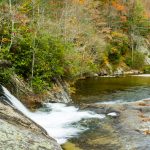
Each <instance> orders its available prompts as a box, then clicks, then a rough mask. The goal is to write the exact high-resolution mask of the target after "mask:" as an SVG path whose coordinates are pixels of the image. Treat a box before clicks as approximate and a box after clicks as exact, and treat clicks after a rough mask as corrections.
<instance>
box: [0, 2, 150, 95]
mask: <svg viewBox="0 0 150 150" xmlns="http://www.w3.org/2000/svg"><path fill="white" fill-rule="evenodd" d="M148 4H149V1H148V0H129V1H124V0H57V1H55V0H15V1H11V0H9V1H6V0H2V1H1V2H0V9H1V12H0V13H1V15H0V60H1V62H5V63H1V64H0V69H1V72H0V83H2V84H5V85H7V87H9V86H12V85H10V83H12V82H10V79H12V78H14V76H17V78H18V79H19V80H21V81H23V82H25V84H26V86H28V87H29V88H30V89H31V91H33V93H44V92H45V91H48V90H50V88H51V87H53V83H55V82H56V79H59V78H61V79H63V80H66V81H67V82H72V81H75V80H76V79H78V78H82V77H86V76H93V75H94V74H95V73H97V74H99V75H103V74H114V72H116V71H129V70H131V69H137V70H146V72H149V66H146V67H147V68H146V69H145V65H149V64H150V59H149V57H150V51H149V47H150V43H149V42H150V23H149V19H150V14H149V7H148V6H149V5H148ZM6 62H7V63H6ZM8 64H9V65H8ZM12 76H13V77H12ZM13 84H14V83H13ZM13 86H15V85H13Z"/></svg>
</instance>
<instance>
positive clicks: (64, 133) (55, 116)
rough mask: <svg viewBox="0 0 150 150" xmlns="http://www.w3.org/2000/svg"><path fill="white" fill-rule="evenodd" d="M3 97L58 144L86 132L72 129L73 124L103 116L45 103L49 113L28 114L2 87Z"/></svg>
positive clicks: (59, 104)
mask: <svg viewBox="0 0 150 150" xmlns="http://www.w3.org/2000/svg"><path fill="white" fill-rule="evenodd" d="M3 91H4V94H5V96H6V97H7V98H8V99H9V100H10V102H11V103H12V104H13V106H15V107H16V108H17V109H19V110H20V111H21V112H22V113H24V114H25V115H26V116H28V117H29V118H31V119H32V120H33V121H35V122H36V123H38V124H39V125H41V126H42V127H43V128H44V129H45V130H46V131H47V133H48V134H49V135H50V136H51V137H53V138H54V139H56V140H57V142H58V143H59V144H63V143H65V142H66V141H67V140H68V139H69V138H71V137H74V136H76V135H78V134H79V133H81V132H83V131H85V130H87V128H84V127H74V126H73V123H75V122H79V121H80V120H82V119H88V118H99V119H102V118H104V117H105V115H102V114H95V113H94V112H91V111H80V110H79V109H78V108H76V107H74V106H67V105H66V104H62V103H46V104H45V107H47V108H49V110H50V111H48V112H43V111H40V110H38V111H36V112H34V113H33V112H30V111H29V110H28V109H27V108H26V107H25V106H24V105H23V104H22V103H21V102H20V101H19V100H18V99H17V98H15V97H14V96H13V95H12V94H11V93H10V92H9V91H8V90H7V89H6V88H4V87H3Z"/></svg>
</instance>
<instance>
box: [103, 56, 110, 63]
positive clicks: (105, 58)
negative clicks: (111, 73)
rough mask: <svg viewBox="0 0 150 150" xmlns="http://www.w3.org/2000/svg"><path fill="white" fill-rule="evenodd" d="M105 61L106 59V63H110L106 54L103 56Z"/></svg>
mask: <svg viewBox="0 0 150 150" xmlns="http://www.w3.org/2000/svg"><path fill="white" fill-rule="evenodd" d="M103 61H104V64H108V63H109V60H108V57H107V56H104V57H103Z"/></svg>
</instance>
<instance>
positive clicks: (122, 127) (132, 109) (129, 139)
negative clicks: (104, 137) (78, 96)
mask: <svg viewBox="0 0 150 150" xmlns="http://www.w3.org/2000/svg"><path fill="white" fill-rule="evenodd" d="M82 109H90V110H93V111H95V112H96V113H104V114H109V113H112V112H113V114H112V116H110V117H111V118H112V119H113V120H115V122H116V123H115V124H113V125H112V126H113V128H114V130H115V131H116V132H117V134H118V139H119V142H121V145H122V147H124V148H123V150H124V149H125V150H133V149H135V150H149V149H150V99H147V100H141V101H137V102H127V103H120V104H90V105H84V106H82Z"/></svg>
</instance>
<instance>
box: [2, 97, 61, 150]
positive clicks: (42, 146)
mask: <svg viewBox="0 0 150 150" xmlns="http://www.w3.org/2000/svg"><path fill="white" fill-rule="evenodd" d="M0 150H61V147H60V146H59V145H58V144H57V142H56V141H55V140H54V139H53V138H51V137H49V136H48V134H47V133H46V131H45V130H44V129H42V128H41V127H40V126H39V125H37V124H36V123H34V122H33V121H32V120H30V119H29V118H27V117H26V116H25V115H23V114H22V113H21V112H20V111H19V110H17V109H15V108H13V107H12V106H11V105H9V104H8V103H7V102H6V101H4V99H3V97H0Z"/></svg>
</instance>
